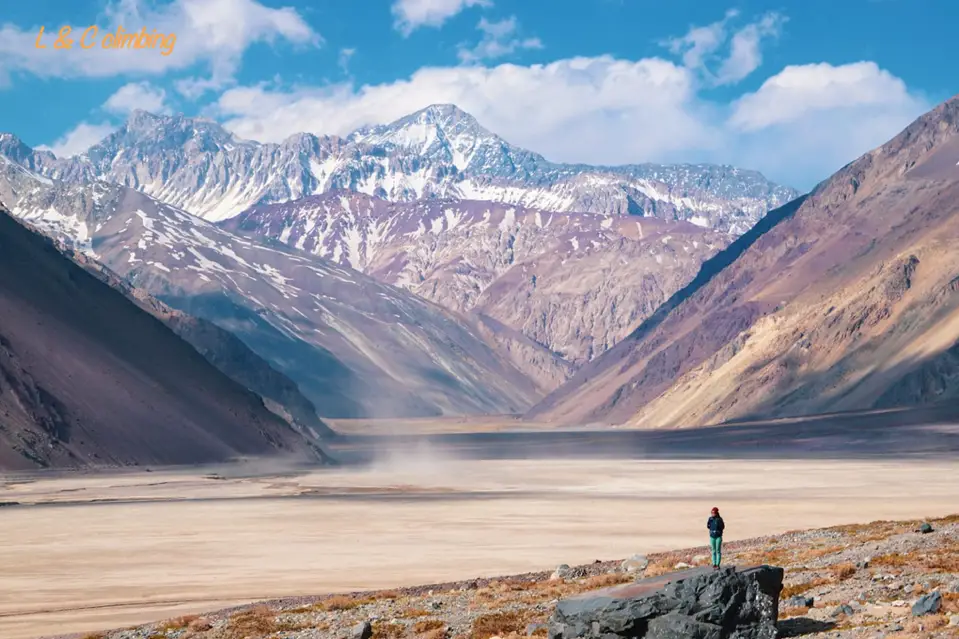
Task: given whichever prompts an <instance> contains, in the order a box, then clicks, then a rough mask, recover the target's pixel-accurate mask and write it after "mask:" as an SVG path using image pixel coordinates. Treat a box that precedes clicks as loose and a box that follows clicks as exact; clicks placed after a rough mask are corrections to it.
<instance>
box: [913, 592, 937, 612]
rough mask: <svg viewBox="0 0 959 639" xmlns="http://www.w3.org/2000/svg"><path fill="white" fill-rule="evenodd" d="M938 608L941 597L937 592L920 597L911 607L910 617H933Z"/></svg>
mask: <svg viewBox="0 0 959 639" xmlns="http://www.w3.org/2000/svg"><path fill="white" fill-rule="evenodd" d="M940 606H942V595H941V594H939V591H938V590H937V591H935V592H931V593H929V594H928V595H924V596H922V597H920V598H919V600H918V601H916V603H914V604H913V605H912V616H913V617H921V616H922V615H934V614H936V613H937V612H939V608H940Z"/></svg>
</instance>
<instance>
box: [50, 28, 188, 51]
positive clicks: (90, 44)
mask: <svg viewBox="0 0 959 639" xmlns="http://www.w3.org/2000/svg"><path fill="white" fill-rule="evenodd" d="M52 35H53V34H47V33H46V27H40V32H39V33H37V40H36V42H35V43H34V46H36V48H38V49H46V48H47V44H46V43H45V42H44V39H45V38H46V39H49V37H52ZM74 44H76V45H77V46H79V47H80V48H81V49H92V48H94V47H97V46H98V47H100V48H101V49H156V50H158V51H159V52H160V55H164V56H166V55H170V54H171V53H173V47H174V46H175V45H176V34H175V33H157V30H156V29H154V30H153V32H152V33H149V32H147V28H146V27H143V28H142V29H140V31H139V32H136V31H129V32H128V31H125V30H124V29H123V27H122V26H120V27H117V28H116V30H115V31H107V30H106V29H103V33H102V34H101V30H100V27H98V26H96V25H92V26H89V27H87V28H86V29H83V30H82V31H80V29H79V28H77V29H74V28H73V27H70V26H66V27H60V30H59V31H58V32H57V35H56V39H55V40H54V42H53V48H54V49H72V48H73V45H74Z"/></svg>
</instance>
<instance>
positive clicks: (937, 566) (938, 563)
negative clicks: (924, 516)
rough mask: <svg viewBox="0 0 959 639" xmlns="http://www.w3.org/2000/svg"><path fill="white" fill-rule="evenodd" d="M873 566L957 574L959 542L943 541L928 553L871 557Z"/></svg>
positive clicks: (890, 554)
mask: <svg viewBox="0 0 959 639" xmlns="http://www.w3.org/2000/svg"><path fill="white" fill-rule="evenodd" d="M870 563H871V565H873V566H884V567H887V568H912V569H915V570H922V571H925V572H933V571H935V572H959V542H957V541H955V540H952V539H943V540H942V541H941V542H940V543H939V544H938V545H937V546H936V547H935V548H933V549H931V550H928V551H917V552H909V553H889V554H885V555H879V556H878V557H873V559H872V561H871V562H870Z"/></svg>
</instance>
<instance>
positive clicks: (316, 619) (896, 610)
mask: <svg viewBox="0 0 959 639" xmlns="http://www.w3.org/2000/svg"><path fill="white" fill-rule="evenodd" d="M923 523H928V524H930V525H931V528H932V530H931V532H928V533H923V532H920V526H921V524H923ZM727 554H728V557H729V560H730V562H732V563H734V564H738V565H752V564H758V563H767V564H774V565H779V566H783V567H785V568H786V580H785V589H784V591H783V597H782V599H781V604H780V632H781V635H780V636H782V637H800V636H805V637H816V636H830V637H838V638H842V639H852V638H859V637H888V638H889V639H893V638H896V637H957V636H959V515H954V516H951V517H946V518H941V519H936V520H932V521H930V522H925V521H920V520H915V521H901V522H874V523H872V524H866V525H852V526H839V527H833V528H827V529H820V530H812V531H802V532H793V533H786V534H783V535H778V536H775V537H764V538H759V539H752V540H746V541H741V542H739V543H735V544H732V545H731V547H730V548H729V549H728V551H727ZM648 560H649V565H648V567H647V568H646V569H645V571H643V573H642V575H644V576H656V575H660V574H664V573H668V572H670V571H672V570H675V569H676V568H682V567H685V566H684V565H683V564H688V565H693V566H695V565H702V564H704V563H708V557H707V556H705V555H704V554H703V549H702V548H694V549H689V550H686V551H674V552H670V553H660V554H653V555H650V556H649V557H648ZM635 577H636V575H635V574H627V573H625V572H624V571H623V567H622V566H621V562H619V561H616V562H598V561H597V562H594V563H592V564H588V565H583V566H578V567H575V568H571V569H569V570H567V571H566V574H559V573H558V571H557V572H555V573H550V572H539V573H531V574H525V575H517V576H512V577H501V578H494V579H473V580H467V581H463V582H457V583H447V584H439V585H433V586H420V587H416V588H404V589H393V590H387V591H374V592H361V593H353V594H344V595H333V596H328V597H322V598H304V597H300V598H293V599H286V600H279V601H271V602H264V603H260V604H256V605H253V606H248V607H243V608H236V609H231V610H224V611H220V612H218V613H213V614H206V615H188V616H182V617H179V618H175V619H171V620H167V621H164V622H161V623H159V624H151V625H148V626H143V627H139V628H132V629H126V630H120V631H114V632H106V633H95V634H92V635H86V636H85V639H265V638H277V639H280V638H282V639H321V638H322V639H326V638H331V639H332V638H344V639H348V638H350V637H355V636H359V635H360V634H361V632H360V628H362V627H363V626H364V625H365V624H369V631H371V632H372V639H400V638H404V637H408V638H417V637H421V638H423V639H446V638H451V639H490V638H491V637H502V638H504V639H505V638H512V637H524V636H539V637H541V636H545V634H546V626H545V624H546V622H547V620H548V617H549V615H550V613H551V611H552V608H553V606H554V605H555V602H556V601H557V599H559V598H562V597H566V596H569V595H571V594H575V593H580V592H584V591H588V590H592V589H596V588H602V587H605V586H610V585H614V584H619V583H626V582H629V581H632V580H633V579H634V578H635ZM936 593H938V596H939V602H940V603H939V604H938V607H936V606H932V607H931V608H934V610H930V611H928V612H926V614H918V612H916V611H915V610H914V608H913V607H914V606H915V604H916V603H917V602H918V601H919V600H920V599H922V598H923V597H926V598H927V600H931V598H933V597H935V596H936Z"/></svg>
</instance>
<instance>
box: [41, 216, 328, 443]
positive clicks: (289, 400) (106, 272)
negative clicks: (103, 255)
mask: <svg viewBox="0 0 959 639" xmlns="http://www.w3.org/2000/svg"><path fill="white" fill-rule="evenodd" d="M22 223H23V224H24V225H25V226H27V227H28V228H33V226H32V225H31V224H30V223H29V222H22ZM37 232H40V231H39V230H37ZM51 239H53V241H54V242H55V243H56V244H57V247H58V248H59V249H60V252H61V253H63V254H64V255H67V256H68V257H70V259H72V260H73V261H74V262H75V263H77V264H79V265H80V266H81V267H83V268H84V269H85V270H86V271H87V272H88V273H91V274H92V275H94V277H96V278H97V279H99V280H100V281H102V282H105V283H106V284H109V285H110V286H111V287H113V288H114V289H116V290H118V291H120V292H121V293H123V294H124V295H126V297H127V299H129V300H130V301H131V302H133V303H134V304H136V305H137V306H139V307H140V308H141V309H143V310H144V311H146V312H147V313H149V314H150V315H153V316H154V317H156V318H157V319H158V320H160V321H161V322H163V323H164V324H166V325H167V326H168V327H169V328H170V329H171V330H173V332H174V333H176V334H177V335H179V336H180V337H181V338H182V339H183V340H185V341H186V342H187V343H189V344H191V345H192V346H193V348H195V349H196V350H197V351H199V353H200V354H201V355H203V356H204V357H205V358H206V359H207V360H208V361H209V362H210V363H211V364H213V365H214V366H216V367H217V368H218V369H220V371H222V372H223V373H225V374H226V375H227V377H229V378H230V379H232V380H234V381H235V382H238V383H239V384H242V385H243V386H244V387H246V388H248V389H250V390H251V391H253V392H254V393H256V394H257V395H259V396H260V397H261V398H262V399H263V403H264V404H265V405H266V407H267V408H268V409H270V411H272V412H274V413H276V414H277V415H279V416H280V417H283V419H285V420H286V421H287V423H289V424H290V425H291V426H292V427H293V428H294V429H295V430H298V431H300V432H302V433H303V434H304V435H305V436H306V437H308V438H310V439H329V438H333V437H336V433H335V432H333V430H332V429H331V428H330V427H329V426H327V425H326V424H325V423H324V422H323V420H321V419H320V418H319V417H318V416H317V414H316V407H315V406H313V403H312V402H311V401H310V400H308V399H307V398H306V397H305V396H304V395H303V393H302V392H300V388H299V387H298V386H297V385H296V383H295V382H294V381H293V380H291V379H290V378H289V377H287V376H286V375H284V374H283V373H281V372H280V371H278V370H276V369H275V368H273V367H272V366H271V365H270V363H269V362H267V361H266V360H265V359H263V358H262V357H260V356H259V355H257V354H256V353H254V352H253V351H252V350H250V348H249V347H248V346H247V345H246V344H244V343H243V342H242V341H240V339H239V338H237V337H236V336H235V335H234V334H233V333H231V332H229V331H227V330H224V329H222V328H220V327H219V326H217V325H216V324H214V323H213V322H209V321H207V320H204V319H201V318H199V317H193V316H192V315H188V314H186V313H184V312H182V311H178V310H176V309H174V308H171V307H170V306H168V305H166V304H164V303H163V302H161V301H160V300H158V299H156V298H155V297H153V296H152V295H150V294H149V293H147V292H145V291H142V290H140V289H138V288H134V287H133V286H131V285H130V284H129V283H128V282H127V281H126V280H124V279H123V278H121V277H120V276H119V275H117V274H116V273H114V272H113V271H111V270H110V269H108V268H107V267H105V266H104V265H103V264H100V263H99V262H97V261H96V260H93V259H91V258H90V257H88V256H87V255H85V254H83V253H80V252H79V251H76V250H74V249H73V248H71V247H70V246H67V245H66V244H65V243H64V242H63V241H62V240H61V239H59V238H51Z"/></svg>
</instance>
